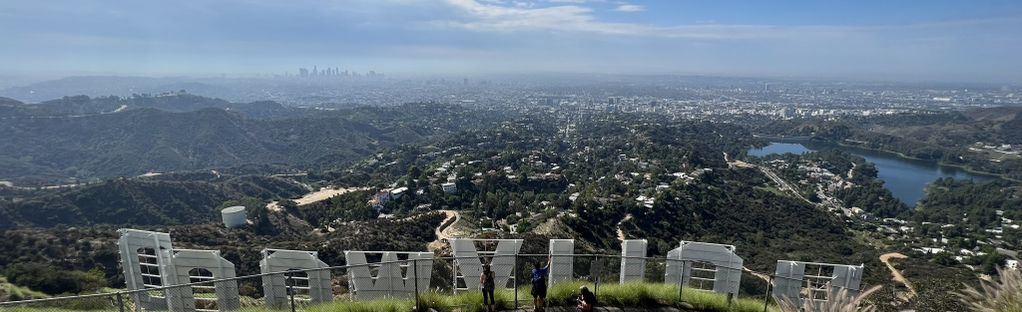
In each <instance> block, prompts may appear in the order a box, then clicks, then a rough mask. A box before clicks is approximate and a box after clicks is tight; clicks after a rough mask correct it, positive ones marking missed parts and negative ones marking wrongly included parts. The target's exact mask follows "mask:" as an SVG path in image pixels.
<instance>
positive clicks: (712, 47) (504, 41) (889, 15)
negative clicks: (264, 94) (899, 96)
mask: <svg viewBox="0 0 1022 312" xmlns="http://www.w3.org/2000/svg"><path fill="white" fill-rule="evenodd" d="M1017 29H1022V4H1018V3H1015V2H1011V1H984V2H980V3H964V2H957V1H906V2H899V3H896V4H892V3H886V2H882V1H865V2H863V1H856V2H827V3H816V2H810V1H794V2H784V3H761V2H752V1H724V2H694V1H600V0H542V1H500V0H479V1H473V0H445V1H439V0H438V1H408V0H386V1H341V2H315V1H292V2H261V1H248V0H232V1H223V2H215V3H210V2H201V1H181V2H175V3H174V5H173V6H168V5H156V4H147V3H137V2H133V1H80V2H68V3H57V2H29V1H13V2H5V3H3V4H0V36H3V37H4V38H7V44H6V46H7V49H4V50H3V51H0V60H2V61H0V66H3V67H4V68H5V69H6V70H5V72H6V73H5V74H4V75H6V76H31V75H36V76H48V77H59V76H69V75H157V76H159V75H216V74H238V75H252V74H270V73H284V72H288V71H294V70H295V68H296V67H300V66H299V65H296V64H317V63H318V64H343V67H345V68H347V69H350V70H353V71H359V72H368V71H369V70H376V71H381V72H386V73H394V74H398V75H400V74H423V73H424V74H485V73H531V72H539V73H551V72H575V73H608V74H685V75H689V74H696V75H727V76H766V77H803V78H806V77H808V78H814V77H818V78H848V79H877V80H903V81H975V82H993V83H1019V82H1022V70H1020V69H1022V60H1019V59H1018V58H1017V57H1014V55H1017V54H1019V52H1020V50H1022V49H1020V48H1022V39H1020V38H1019V36H1017V32H1018V31H1017ZM292 73H293V74H294V72H292Z"/></svg>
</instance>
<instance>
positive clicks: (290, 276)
mask: <svg viewBox="0 0 1022 312" xmlns="http://www.w3.org/2000/svg"><path fill="white" fill-rule="evenodd" d="M294 276H295V273H294V272H291V271H290V270H288V272H287V281H288V283H287V294H288V296H290V297H291V312H295V279H294Z"/></svg>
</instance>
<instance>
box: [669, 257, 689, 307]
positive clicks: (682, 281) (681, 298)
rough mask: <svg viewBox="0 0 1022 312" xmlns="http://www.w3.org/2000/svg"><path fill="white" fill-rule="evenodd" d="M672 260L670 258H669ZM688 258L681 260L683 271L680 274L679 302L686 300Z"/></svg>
mask: <svg viewBox="0 0 1022 312" xmlns="http://www.w3.org/2000/svg"><path fill="white" fill-rule="evenodd" d="M667 261H670V260H667ZM686 262H688V261H686V260H681V273H679V274H678V302H685V296H683V294H684V293H685V263H686Z"/></svg>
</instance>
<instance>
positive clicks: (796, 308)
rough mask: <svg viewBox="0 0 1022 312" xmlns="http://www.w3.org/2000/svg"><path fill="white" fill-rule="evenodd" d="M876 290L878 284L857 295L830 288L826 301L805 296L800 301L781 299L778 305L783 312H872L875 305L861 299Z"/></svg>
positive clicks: (844, 290) (845, 290)
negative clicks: (817, 300)
mask: <svg viewBox="0 0 1022 312" xmlns="http://www.w3.org/2000/svg"><path fill="white" fill-rule="evenodd" d="M827 288H830V286H829V285H828V286H827ZM877 290H880V286H873V287H872V288H870V289H867V290H866V291H864V292H862V293H860V294H859V295H858V296H850V295H849V294H848V290H847V289H841V290H839V291H833V290H831V291H829V292H828V293H827V298H829V300H827V301H822V302H815V301H813V300H812V299H811V298H806V299H805V300H804V301H802V302H791V301H782V302H780V306H781V311H784V312H874V311H876V310H877V309H876V307H874V306H872V305H869V304H866V303H864V302H863V300H865V299H866V298H868V297H869V296H870V295H872V294H873V293H875V292H876V291H877Z"/></svg>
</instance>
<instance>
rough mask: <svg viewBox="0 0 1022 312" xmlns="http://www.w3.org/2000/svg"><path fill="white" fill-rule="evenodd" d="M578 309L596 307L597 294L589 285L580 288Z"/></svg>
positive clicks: (586, 309) (583, 310) (584, 311)
mask: <svg viewBox="0 0 1022 312" xmlns="http://www.w3.org/2000/svg"><path fill="white" fill-rule="evenodd" d="M576 301H577V302H578V310H579V311H581V312H590V311H593V308H595V307H596V294H594V293H593V292H591V291H589V287H585V286H582V288H579V289H578V299H576Z"/></svg>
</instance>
